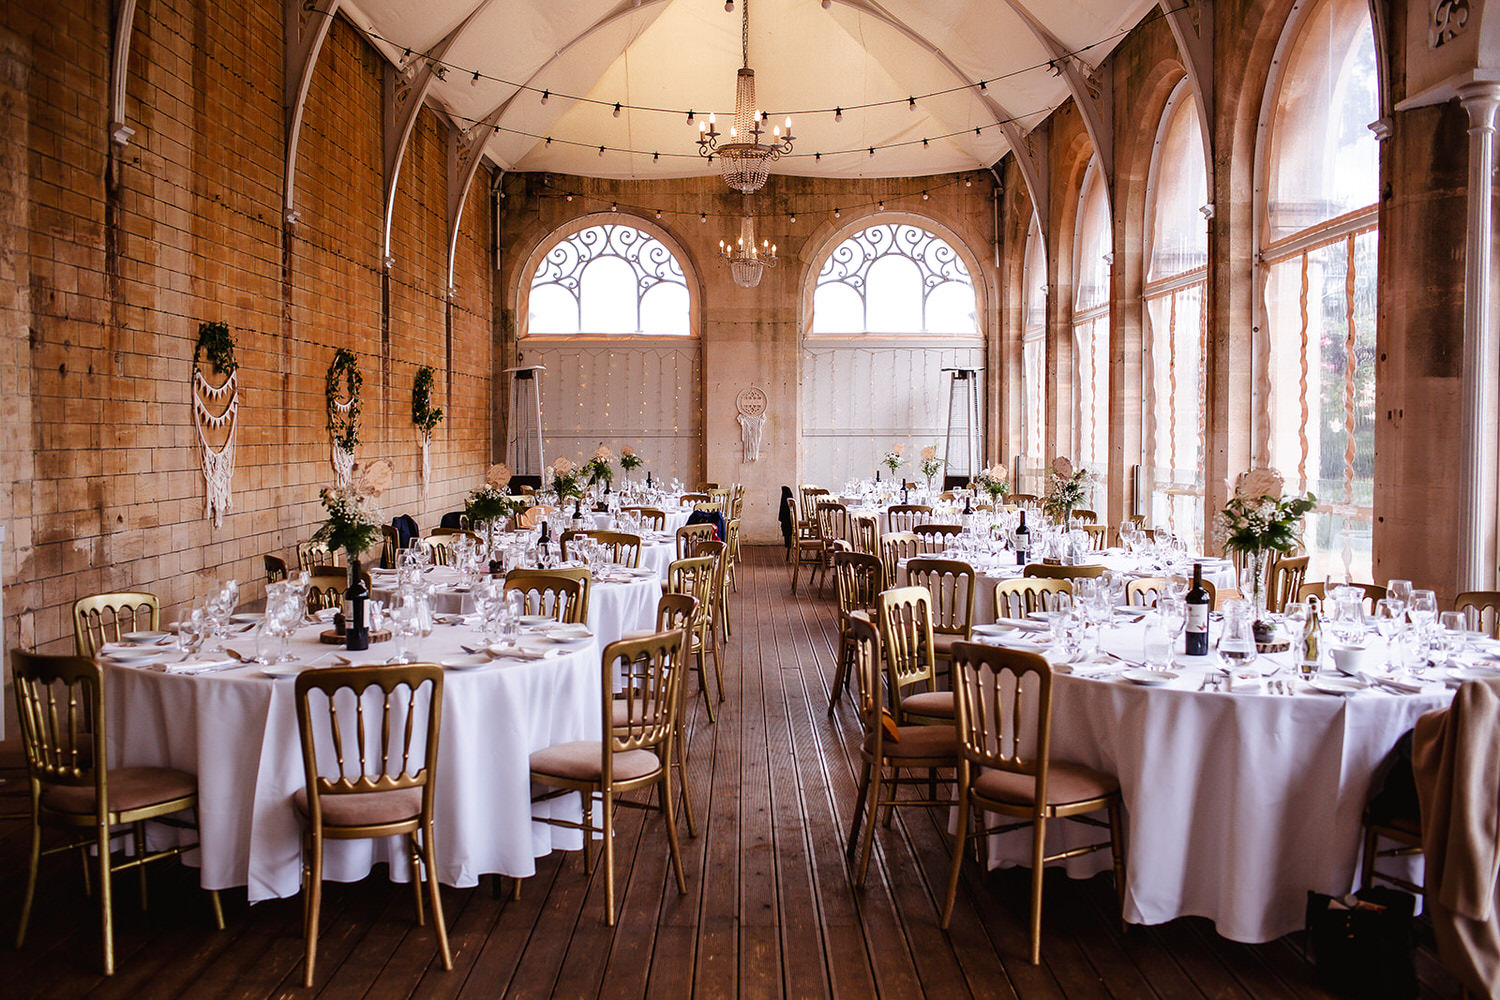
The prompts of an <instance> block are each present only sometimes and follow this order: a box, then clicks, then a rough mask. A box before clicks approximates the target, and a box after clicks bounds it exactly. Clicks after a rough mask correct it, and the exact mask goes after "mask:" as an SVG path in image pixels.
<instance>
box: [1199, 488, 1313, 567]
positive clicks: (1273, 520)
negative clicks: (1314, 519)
mask: <svg viewBox="0 0 1500 1000" xmlns="http://www.w3.org/2000/svg"><path fill="white" fill-rule="evenodd" d="M1316 503H1317V498H1316V497H1314V496H1313V495H1312V494H1311V493H1308V494H1306V495H1304V496H1291V497H1284V498H1281V499H1277V498H1276V497H1271V496H1259V497H1238V496H1237V497H1234V498H1232V499H1231V500H1230V501H1229V502H1228V503H1226V504H1225V505H1224V510H1223V513H1222V514H1221V516H1222V517H1223V519H1224V536H1225V537H1224V548H1225V549H1227V550H1229V551H1230V552H1244V553H1246V554H1254V553H1256V552H1266V551H1269V550H1275V551H1276V552H1280V553H1281V554H1282V555H1288V554H1290V553H1291V552H1293V551H1294V550H1295V549H1296V548H1297V529H1298V528H1300V527H1301V524H1302V517H1303V515H1305V514H1306V513H1307V512H1308V511H1310V510H1312V509H1313V507H1314V506H1315V505H1316Z"/></svg>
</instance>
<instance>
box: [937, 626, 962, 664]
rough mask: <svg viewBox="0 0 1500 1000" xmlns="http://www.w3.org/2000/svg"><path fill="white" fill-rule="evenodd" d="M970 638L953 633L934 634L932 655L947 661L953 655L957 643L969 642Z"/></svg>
mask: <svg viewBox="0 0 1500 1000" xmlns="http://www.w3.org/2000/svg"><path fill="white" fill-rule="evenodd" d="M968 641H969V640H968V638H967V637H966V636H962V635H954V634H953V633H951V632H934V633H933V634H932V655H934V656H937V657H941V658H942V659H945V660H946V659H947V658H948V657H949V656H951V655H952V654H953V644H954V643H955V642H968Z"/></svg>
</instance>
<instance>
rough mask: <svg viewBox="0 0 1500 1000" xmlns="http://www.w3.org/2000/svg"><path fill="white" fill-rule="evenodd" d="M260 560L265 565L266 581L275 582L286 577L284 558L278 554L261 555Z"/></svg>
mask: <svg viewBox="0 0 1500 1000" xmlns="http://www.w3.org/2000/svg"><path fill="white" fill-rule="evenodd" d="M260 558H261V562H262V563H263V564H264V565H265V567H266V582H267V583H276V582H277V581H278V580H285V579H286V575H287V574H286V560H285V559H283V558H281V557H280V556H261V557H260Z"/></svg>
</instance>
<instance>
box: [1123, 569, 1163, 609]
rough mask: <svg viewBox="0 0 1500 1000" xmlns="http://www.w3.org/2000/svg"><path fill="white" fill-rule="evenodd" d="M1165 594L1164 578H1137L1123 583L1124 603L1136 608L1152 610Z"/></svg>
mask: <svg viewBox="0 0 1500 1000" xmlns="http://www.w3.org/2000/svg"><path fill="white" fill-rule="evenodd" d="M1166 592H1167V578H1166V577H1164V576H1142V577H1137V578H1136V579H1134V580H1129V581H1126V583H1125V603H1126V604H1129V605H1130V606H1132V607H1137V608H1154V607H1156V604H1157V602H1158V601H1160V600H1161V599H1162V597H1163V595H1165V594H1166Z"/></svg>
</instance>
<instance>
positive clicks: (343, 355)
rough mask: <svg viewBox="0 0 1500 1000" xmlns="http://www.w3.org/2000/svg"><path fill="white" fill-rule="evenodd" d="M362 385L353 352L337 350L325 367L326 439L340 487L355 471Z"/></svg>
mask: <svg viewBox="0 0 1500 1000" xmlns="http://www.w3.org/2000/svg"><path fill="white" fill-rule="evenodd" d="M363 384H364V377H363V376H362V375H360V373H359V361H358V360H357V359H356V358H355V357H354V352H353V351H351V350H349V349H348V348H344V347H340V348H339V349H338V351H337V352H335V354H334V355H333V361H332V362H330V363H329V365H328V384H327V394H328V437H329V441H330V443H331V444H332V445H333V471H334V475H335V477H336V478H337V482H338V485H339V486H340V487H344V486H348V485H349V474H350V473H351V472H352V471H353V469H354V447H355V446H356V445H357V444H359V390H360V386H362V385H363ZM345 392H347V393H348V397H347V398H345V397H344V393H345Z"/></svg>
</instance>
